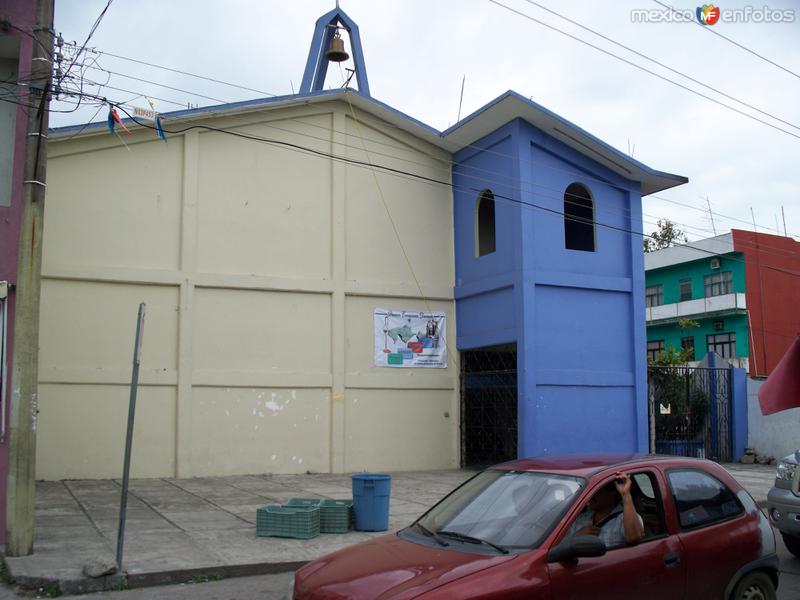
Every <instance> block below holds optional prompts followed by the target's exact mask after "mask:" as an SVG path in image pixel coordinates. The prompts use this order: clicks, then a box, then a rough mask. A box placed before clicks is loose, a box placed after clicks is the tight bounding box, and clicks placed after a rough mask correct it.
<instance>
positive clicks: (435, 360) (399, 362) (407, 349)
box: [373, 308, 447, 369]
mask: <svg viewBox="0 0 800 600" xmlns="http://www.w3.org/2000/svg"><path fill="white" fill-rule="evenodd" d="M373 317H374V321H375V366H376V367H398V368H408V367H425V368H433V369H445V368H447V342H446V339H447V338H446V335H445V323H446V320H445V314H444V313H443V312H419V311H412V310H387V309H384V308H376V309H375V312H374V316H373Z"/></svg>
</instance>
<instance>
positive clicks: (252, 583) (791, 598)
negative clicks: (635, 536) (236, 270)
mask: <svg viewBox="0 0 800 600" xmlns="http://www.w3.org/2000/svg"><path fill="white" fill-rule="evenodd" d="M778 546H779V549H778V553H779V555H780V558H781V584H780V588H779V589H778V600H797V599H798V598H800V558H796V557H794V556H792V555H791V554H789V552H788V551H787V550H786V548H785V546H784V545H783V542H781V541H780V538H778ZM289 577H290V575H288V574H286V573H280V574H277V575H262V576H259V577H240V578H236V579H228V580H225V581H212V582H209V583H201V584H190V585H178V586H174V585H173V586H164V587H159V588H147V589H141V590H130V591H126V592H104V593H101V594H92V595H91V596H89V598H92V599H96V600H162V599H169V600H190V599H192V600H193V599H196V600H245V599H247V598H258V599H260V600H281V599H282V598H283V593H284V592H285V590H286V584H287V581H288V580H289ZM86 597H87V596H69V597H67V598H75V599H77V598H86Z"/></svg>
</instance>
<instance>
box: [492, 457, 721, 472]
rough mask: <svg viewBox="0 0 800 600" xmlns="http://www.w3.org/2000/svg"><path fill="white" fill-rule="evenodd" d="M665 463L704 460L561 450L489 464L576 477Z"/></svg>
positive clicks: (685, 463) (684, 463)
mask: <svg viewBox="0 0 800 600" xmlns="http://www.w3.org/2000/svg"><path fill="white" fill-rule="evenodd" d="M648 462H650V463H652V462H658V463H665V462H668V463H669V464H670V466H694V467H697V466H698V465H699V463H706V462H707V461H702V460H699V459H696V458H685V457H680V456H664V455H658V454H564V455H560V456H540V457H534V458H520V459H518V460H513V461H509V462H506V463H502V464H499V465H495V466H494V467H492V468H493V469H500V470H503V471H545V472H547V473H556V474H563V475H574V476H577V477H591V476H592V475H595V474H596V473H599V472H601V471H606V470H611V469H616V468H623V467H626V466H629V465H632V464H634V463H635V464H636V465H637V466H641V464H642V463H648Z"/></svg>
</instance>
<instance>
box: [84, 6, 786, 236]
mask: <svg viewBox="0 0 800 600" xmlns="http://www.w3.org/2000/svg"><path fill="white" fill-rule="evenodd" d="M526 1H528V2H530V3H531V4H534V5H536V6H539V7H541V8H544V9H545V10H548V11H549V12H552V13H553V14H556V15H557V16H559V17H561V18H564V19H566V20H568V21H569V22H572V23H574V24H576V25H578V26H580V27H584V26H583V25H580V24H579V23H577V22H575V21H572V20H571V19H567V18H566V17H564V16H563V15H560V14H559V13H555V12H554V11H550V9H547V8H546V7H543V6H541V5H539V4H538V3H536V2H532V0H526ZM584 28H585V29H587V30H588V31H590V32H592V33H595V34H596V35H600V36H601V37H604V39H609V41H612V42H614V41H613V40H611V39H610V38H606V36H603V35H602V34H600V33H598V32H595V31H594V30H591V29H589V28H586V27H584ZM614 43H617V42H614ZM618 45H620V46H622V45H621V44H618ZM622 47H623V48H626V49H628V50H630V51H631V52H635V53H637V54H640V55H641V56H643V57H645V58H647V59H648V60H653V59H649V57H646V56H645V55H643V54H641V53H638V52H636V51H635V50H633V49H631V48H628V47H627V46H622ZM91 51H92V52H95V53H97V54H106V55H108V56H113V57H116V58H122V59H124V60H129V61H131V62H137V63H141V64H145V65H148V66H153V67H156V68H162V69H164V70H168V71H173V72H177V73H181V74H185V75H190V76H193V77H198V78H200V79H206V80H209V81H214V82H216V83H220V84H224V85H229V86H232V87H238V88H241V89H246V90H250V91H257V92H259V93H263V94H267V95H270V96H275V94H271V93H269V92H263V91H260V90H255V89H254V88H247V87H244V86H239V85H237V84H231V83H229V82H225V81H222V80H219V79H214V78H210V77H205V76H202V75H197V74H193V73H188V72H185V71H179V70H177V69H172V68H170V67H163V66H161V65H157V64H155V63H148V62H145V61H140V60H137V59H133V58H130V57H123V56H121V55H115V54H113V53H109V52H104V51H99V50H96V49H92V50H91ZM654 62H656V63H657V64H660V63H658V62H657V61H654ZM662 66H664V67H665V68H669V67H666V65H662ZM91 68H97V69H99V70H103V71H106V72H109V71H108V70H107V69H103V68H102V67H91ZM675 72H676V73H679V74H681V75H683V74H682V73H680V72H678V71H675ZM111 73H115V72H113V71H112V72H111ZM115 74H118V75H119V76H121V77H128V78H131V79H136V80H137V81H141V82H144V83H151V84H154V85H159V86H162V87H167V88H170V89H174V90H176V91H180V92H183V93H188V94H192V95H195V96H199V97H204V98H207V99H210V100H214V101H216V102H224V101H222V100H219V99H216V98H211V97H209V96H204V95H202V94H197V93H195V92H191V91H188V90H182V89H180V88H172V87H171V86H166V85H165V84H160V83H158V82H153V81H150V80H146V79H142V78H138V77H134V76H130V75H127V74H125V73H118V72H116V73H115ZM684 76H686V75H684ZM686 77H687V78H689V76H686ZM690 79H691V78H690ZM98 85H99V84H98ZM703 85H704V84H703ZM110 89H114V90H117V91H124V92H126V93H135V92H133V91H131V90H125V89H123V88H116V87H110ZM710 89H713V88H710ZM715 91H718V90H715ZM719 93H721V94H723V95H724V93H723V92H719ZM153 98H154V99H156V100H160V101H163V102H167V103H170V104H173V105H176V106H181V107H182V106H184V105H185V104H184V103H180V102H176V101H173V100H167V99H164V98H158V97H153ZM731 98H732V99H734V100H736V99H735V98H733V97H731ZM736 101H737V102H740V103H742V104H744V105H746V106H750V105H749V104H747V103H745V102H743V101H739V100H736ZM753 108H755V107H753ZM756 110H759V109H756ZM765 114H769V113H765ZM770 116H772V115H770ZM773 118H775V119H777V120H781V119H779V118H778V117H774V116H773ZM784 122H785V121H784ZM786 123H787V124H790V123H788V122H786ZM790 125H791V124H790ZM311 126H317V127H319V126H318V125H316V124H311ZM792 126H793V127H796V126H795V125H792ZM344 133H345V135H348V136H353V134H351V133H349V132H344ZM371 141H372V142H373V143H383V142H381V141H377V140H371ZM386 145H388V146H392V147H395V148H397V146H393V145H391V144H386ZM397 158H399V159H400V160H404V159H403V158H400V157H397ZM451 164H452V162H451ZM543 166H545V167H547V168H555V169H558V167H555V166H553V165H543ZM598 181H600V182H601V183H604V184H608V182H607V181H602V180H598ZM649 197H652V198H656V199H659V200H662V201H665V202H669V203H673V204H676V205H679V206H684V207H687V208H691V209H693V210H699V211H701V212H703V213H705V212H706V209H704V208H700V207H697V206H691V205H688V204H684V203H681V202H679V201H675V200H672V199H669V198H665V197H662V196H657V195H655V194H651V195H650V196H649ZM715 215H716V216H718V217H720V218H723V219H729V220H732V221H735V222H739V223H743V224H746V225H748V226H749V225H750V224H751V223H752V222H751V221H746V220H744V219H740V218H737V217H730V216H728V215H725V214H722V213H715ZM760 227H761V228H762V229H765V230H768V231H775V232H776V233H778V234H780V233H781V232H780V230H779V229H775V228H773V227H770V226H765V225H760ZM694 228H695V229H699V228H696V227H694ZM705 231H706V232H709V233H710V231H708V230H705ZM795 237H796V236H795Z"/></svg>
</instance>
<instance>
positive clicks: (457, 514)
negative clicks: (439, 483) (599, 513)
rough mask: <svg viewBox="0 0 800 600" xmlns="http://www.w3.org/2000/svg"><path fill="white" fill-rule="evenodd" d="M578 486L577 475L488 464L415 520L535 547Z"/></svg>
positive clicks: (428, 526)
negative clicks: (528, 470)
mask: <svg viewBox="0 0 800 600" xmlns="http://www.w3.org/2000/svg"><path fill="white" fill-rule="evenodd" d="M582 485H583V480H582V479H579V478H577V477H567V476H563V475H554V474H549V473H538V472H526V471H501V470H493V469H490V470H487V471H484V472H483V473H480V474H479V475H477V476H475V477H473V478H472V479H470V480H469V481H467V482H466V483H464V484H463V485H462V486H461V487H459V488H458V489H456V490H455V491H454V492H453V493H452V494H450V495H449V496H447V497H446V498H445V499H444V500H442V501H441V502H440V503H439V504H437V505H436V506H434V507H433V508H432V509H431V510H430V511H428V512H427V513H426V514H425V515H423V516H422V517H421V518H420V519H419V521H418V522H419V523H420V524H421V525H422V526H423V527H425V528H426V529H428V530H429V531H433V532H437V533H442V532H446V533H451V534H453V533H458V534H462V535H466V536H470V537H473V538H479V539H482V540H486V541H488V542H491V543H493V544H497V545H500V546H503V547H506V548H530V547H535V546H536V545H538V544H539V543H541V539H542V538H543V537H544V536H545V535H546V534H547V533H548V532H549V531H550V530H551V529H552V528H553V527H554V526H555V525H556V523H558V521H559V520H560V519H561V517H562V516H563V514H564V512H566V510H567V509H568V508H569V506H570V505H571V504H572V502H573V501H574V500H575V498H576V496H577V495H578V492H579V491H580V489H581V487H582ZM443 535H444V534H443ZM448 541H450V539H448Z"/></svg>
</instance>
